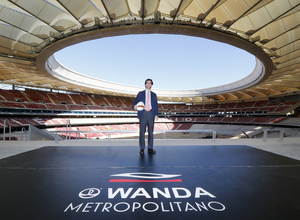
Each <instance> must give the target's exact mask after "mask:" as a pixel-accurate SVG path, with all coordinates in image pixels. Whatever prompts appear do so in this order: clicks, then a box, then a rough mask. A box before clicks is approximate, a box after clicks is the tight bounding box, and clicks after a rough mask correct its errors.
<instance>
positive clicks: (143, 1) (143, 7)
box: [140, 0, 145, 24]
mask: <svg viewBox="0 0 300 220" xmlns="http://www.w3.org/2000/svg"><path fill="white" fill-rule="evenodd" d="M140 16H141V18H142V24H144V19H145V0H141V14H140Z"/></svg>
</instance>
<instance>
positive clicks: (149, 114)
mask: <svg viewBox="0 0 300 220" xmlns="http://www.w3.org/2000/svg"><path fill="white" fill-rule="evenodd" d="M152 85H153V81H152V79H146V81H145V88H146V89H145V90H143V91H140V92H139V93H138V94H137V97H136V98H135V100H134V102H133V109H134V110H137V103H139V102H143V103H145V109H144V110H142V111H138V119H139V120H140V139H139V145H140V154H141V155H143V154H144V149H145V132H146V127H148V153H149V154H155V153H156V151H155V150H154V149H153V129H154V120H157V119H158V104H157V96H156V94H155V93H154V92H152V91H151V88H152Z"/></svg>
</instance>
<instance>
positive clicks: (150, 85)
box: [145, 80, 152, 89]
mask: <svg viewBox="0 0 300 220" xmlns="http://www.w3.org/2000/svg"><path fill="white" fill-rule="evenodd" d="M145 87H146V89H151V87H152V82H151V81H150V80H148V81H147V82H146V85H145Z"/></svg>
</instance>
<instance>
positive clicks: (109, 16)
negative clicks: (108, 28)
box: [101, 0, 114, 24]
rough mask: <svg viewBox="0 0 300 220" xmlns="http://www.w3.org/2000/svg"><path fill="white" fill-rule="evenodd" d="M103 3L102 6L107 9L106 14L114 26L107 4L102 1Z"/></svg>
mask: <svg viewBox="0 0 300 220" xmlns="http://www.w3.org/2000/svg"><path fill="white" fill-rule="evenodd" d="M101 3H102V5H103V7H104V8H105V11H106V13H107V16H108V18H109V20H110V22H111V23H112V24H113V23H114V22H113V19H112V17H111V15H110V13H109V11H108V9H107V7H106V5H105V3H104V0H101Z"/></svg>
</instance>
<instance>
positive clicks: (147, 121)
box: [140, 111, 154, 150]
mask: <svg viewBox="0 0 300 220" xmlns="http://www.w3.org/2000/svg"><path fill="white" fill-rule="evenodd" d="M146 127H148V149H153V128H154V118H153V115H152V112H151V111H149V112H147V111H144V113H143V116H142V118H141V119H140V149H141V150H144V149H145V132H146Z"/></svg>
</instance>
